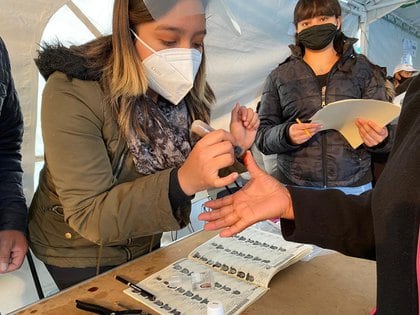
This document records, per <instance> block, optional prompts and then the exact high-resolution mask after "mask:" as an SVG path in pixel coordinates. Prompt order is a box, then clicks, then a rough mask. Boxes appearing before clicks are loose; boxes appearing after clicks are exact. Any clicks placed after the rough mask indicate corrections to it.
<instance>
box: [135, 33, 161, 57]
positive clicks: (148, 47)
mask: <svg viewBox="0 0 420 315" xmlns="http://www.w3.org/2000/svg"><path fill="white" fill-rule="evenodd" d="M130 32H131V33H132V34H133V35H134V37H135V38H136V39H137V40H138V41H139V42H140V43H142V45H144V47H146V48H147V49H149V50H150V51H151V52H153V53H154V54H158V53H157V51H156V50H154V49H153V48H152V47H150V46H149V45H147V44H146V43H145V42H144V41H143V40H142V39H141V38H140V37H139V35H137V34H136V32H134V30H133V29H132V28H130Z"/></svg>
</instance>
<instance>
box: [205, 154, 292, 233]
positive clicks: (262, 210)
mask: <svg viewBox="0 0 420 315" xmlns="http://www.w3.org/2000/svg"><path fill="white" fill-rule="evenodd" d="M244 162H245V165H246V166H247V168H248V171H249V173H250V175H251V179H250V181H248V182H247V183H246V185H245V186H244V187H243V188H241V189H240V190H238V191H237V192H235V193H234V194H232V195H229V196H227V197H224V198H221V199H217V200H212V201H208V202H206V203H205V204H204V205H205V206H206V207H208V208H211V209H212V211H210V212H204V213H201V214H200V215H199V216H198V219H199V220H202V221H207V223H206V224H205V225H204V229H205V230H217V229H221V228H222V229H223V230H222V231H221V232H220V236H222V237H227V236H232V235H234V234H236V233H239V232H241V231H243V230H244V229H246V228H247V227H249V226H251V225H252V224H254V223H256V222H259V221H262V220H266V219H272V218H286V219H294V213H293V207H292V200H291V197H290V194H289V191H288V190H287V189H286V188H285V187H284V186H283V185H282V184H280V183H279V182H278V181H277V180H276V179H275V178H273V177H271V176H270V175H268V174H267V173H266V172H264V171H263V170H261V169H260V168H259V167H258V166H257V164H256V163H255V160H254V159H253V157H252V154H251V152H249V151H247V152H246V154H245V157H244Z"/></svg>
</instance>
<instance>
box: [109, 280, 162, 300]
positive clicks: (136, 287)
mask: <svg viewBox="0 0 420 315" xmlns="http://www.w3.org/2000/svg"><path fill="white" fill-rule="evenodd" d="M115 279H117V280H118V281H120V282H122V283H124V284H126V285H128V286H129V287H130V288H132V289H133V290H134V291H136V292H138V293H140V294H141V295H142V296H144V297H147V298H148V299H149V300H150V301H154V300H156V295H154V294H152V293H150V292H148V291H146V290H145V289H142V288H140V287H139V286H138V285H137V284H134V283H131V282H130V281H128V280H127V279H125V278H123V277H121V276H115Z"/></svg>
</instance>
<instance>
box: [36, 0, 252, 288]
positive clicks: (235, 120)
mask: <svg viewBox="0 0 420 315" xmlns="http://www.w3.org/2000/svg"><path fill="white" fill-rule="evenodd" d="M203 3H204V2H202V1H201V0H174V1H167V0H152V1H150V0H149V1H148V0H116V1H115V3H114V13H113V32H112V35H108V36H103V37H100V38H98V39H96V40H93V41H92V42H89V43H87V44H84V45H82V46H78V47H74V46H73V47H70V48H65V47H63V46H60V45H57V46H46V47H44V49H43V50H42V51H41V52H40V55H39V57H38V59H37V60H36V62H37V65H38V68H39V70H40V72H41V73H42V75H43V76H44V77H45V78H46V79H47V83H46V86H45V90H44V93H43V100H42V128H43V130H42V131H43V139H44V145H45V165H44V168H43V170H42V171H41V174H40V182H39V187H38V189H37V191H36V193H35V196H34V198H33V200H32V204H31V207H30V214H29V216H30V219H29V232H30V233H29V235H30V244H31V248H32V249H33V251H34V253H35V254H36V256H37V257H38V258H40V259H41V260H42V261H43V262H44V263H45V264H46V266H47V268H48V270H49V271H50V273H51V275H52V277H53V278H54V280H55V281H56V283H57V285H58V287H59V288H60V289H64V288H66V287H68V286H71V285H73V284H76V283H78V282H80V281H82V280H85V279H87V278H89V277H92V276H94V275H96V274H98V273H100V272H103V271H106V270H108V269H110V268H112V267H114V266H117V265H120V264H122V263H125V262H127V261H129V260H131V259H134V258H136V257H139V256H141V255H144V254H146V253H148V252H150V251H151V250H154V249H156V248H158V247H159V245H160V237H161V234H162V232H164V231H172V230H178V229H180V228H182V227H184V226H185V225H186V224H187V223H188V222H189V216H190V210H191V200H192V198H193V197H194V194H195V193H196V192H198V191H201V190H205V189H207V188H210V187H211V188H214V187H224V186H225V185H228V184H230V183H233V182H234V180H235V179H236V178H237V177H238V173H237V172H231V173H225V174H223V175H222V174H221V173H219V170H221V169H226V168H227V167H230V166H232V165H233V164H234V162H235V158H234V146H239V147H241V148H242V149H244V150H246V149H248V148H249V147H251V145H252V143H253V141H254V139H255V134H256V128H257V127H258V123H259V120H258V116H257V114H256V113H254V111H252V110H251V109H247V108H245V107H241V106H238V105H237V106H235V108H234V109H233V111H232V117H231V125H230V128H231V133H229V132H226V131H224V130H216V131H213V132H210V133H209V134H208V135H206V136H205V137H203V138H202V139H200V140H197V139H195V138H193V137H192V135H191V133H190V127H191V124H192V122H193V121H194V120H196V119H201V120H203V121H205V122H208V121H209V119H210V117H209V112H210V110H209V108H210V105H211V104H212V103H213V102H214V94H213V92H212V90H211V89H210V87H209V85H208V84H207V82H206V75H205V55H204V45H203V41H204V37H205V35H206V22H205V15H204V13H205V12H204V4H203Z"/></svg>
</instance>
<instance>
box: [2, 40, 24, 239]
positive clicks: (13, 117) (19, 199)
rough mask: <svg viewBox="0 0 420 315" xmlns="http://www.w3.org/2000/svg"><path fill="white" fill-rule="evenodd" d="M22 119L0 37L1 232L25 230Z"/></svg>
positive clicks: (6, 54)
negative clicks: (21, 150) (21, 148)
mask: <svg viewBox="0 0 420 315" xmlns="http://www.w3.org/2000/svg"><path fill="white" fill-rule="evenodd" d="M22 136H23V118H22V113H21V110H20V106H19V100H18V97H17V94H16V90H15V87H14V84H13V79H12V75H11V70H10V61H9V55H8V53H7V50H6V46H5V45H4V43H3V40H2V39H1V38H0V231H1V230H20V231H23V232H25V231H26V220H27V219H26V216H27V207H26V203H25V197H24V195H23V190H22V173H23V171H22V167H21V159H22V157H21V155H20V146H21V143H22Z"/></svg>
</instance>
